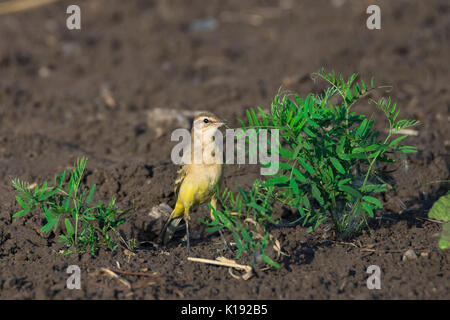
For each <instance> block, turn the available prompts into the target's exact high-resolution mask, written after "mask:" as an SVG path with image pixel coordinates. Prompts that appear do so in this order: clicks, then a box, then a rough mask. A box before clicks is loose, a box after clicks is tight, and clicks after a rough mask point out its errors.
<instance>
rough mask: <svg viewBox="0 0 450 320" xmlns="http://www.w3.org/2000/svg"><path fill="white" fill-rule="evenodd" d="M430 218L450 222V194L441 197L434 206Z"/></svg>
mask: <svg viewBox="0 0 450 320" xmlns="http://www.w3.org/2000/svg"><path fill="white" fill-rule="evenodd" d="M428 217H429V218H430V219H435V220H439V221H444V222H448V221H450V194H448V195H445V196H442V197H440V198H439V200H437V201H436V202H435V203H434V204H433V206H432V207H431V210H430V212H429V213H428Z"/></svg>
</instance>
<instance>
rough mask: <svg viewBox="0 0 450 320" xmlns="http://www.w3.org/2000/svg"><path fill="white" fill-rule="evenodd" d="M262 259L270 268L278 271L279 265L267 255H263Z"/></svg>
mask: <svg viewBox="0 0 450 320" xmlns="http://www.w3.org/2000/svg"><path fill="white" fill-rule="evenodd" d="M262 258H263V260H264V262H265V263H267V264H268V265H271V266H272V267H275V268H277V269H280V265H279V264H278V263H276V262H275V261H273V260H272V259H271V258H269V257H268V256H267V255H265V254H263V255H262Z"/></svg>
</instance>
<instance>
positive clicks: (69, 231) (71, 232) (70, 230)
mask: <svg viewBox="0 0 450 320" xmlns="http://www.w3.org/2000/svg"><path fill="white" fill-rule="evenodd" d="M64 223H65V225H66V230H67V234H68V235H69V237H72V236H73V235H74V230H73V226H72V223H71V222H70V220H69V219H67V218H65V219H64Z"/></svg>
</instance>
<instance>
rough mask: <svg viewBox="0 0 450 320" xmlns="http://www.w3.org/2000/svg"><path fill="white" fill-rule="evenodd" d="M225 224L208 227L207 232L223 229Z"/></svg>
mask: <svg viewBox="0 0 450 320" xmlns="http://www.w3.org/2000/svg"><path fill="white" fill-rule="evenodd" d="M222 229H223V226H222V225H217V226H215V227H210V228H206V231H207V232H216V231H218V230H222Z"/></svg>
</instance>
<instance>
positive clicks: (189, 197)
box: [178, 164, 222, 208]
mask: <svg viewBox="0 0 450 320" xmlns="http://www.w3.org/2000/svg"><path fill="white" fill-rule="evenodd" d="M221 176H222V165H220V164H214V165H209V166H205V165H189V167H188V170H187V174H186V177H185V178H184V181H183V183H182V184H181V186H180V191H179V195H178V201H180V202H181V203H182V204H183V206H184V207H185V208H190V207H193V206H196V205H200V204H203V203H205V202H207V201H209V200H210V199H211V197H212V196H213V194H214V192H215V187H216V185H217V184H218V183H219V181H220V179H221Z"/></svg>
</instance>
